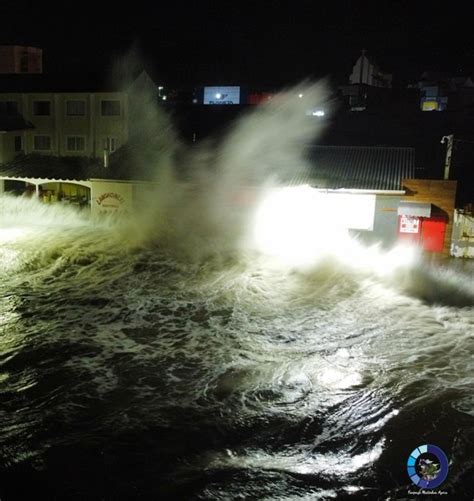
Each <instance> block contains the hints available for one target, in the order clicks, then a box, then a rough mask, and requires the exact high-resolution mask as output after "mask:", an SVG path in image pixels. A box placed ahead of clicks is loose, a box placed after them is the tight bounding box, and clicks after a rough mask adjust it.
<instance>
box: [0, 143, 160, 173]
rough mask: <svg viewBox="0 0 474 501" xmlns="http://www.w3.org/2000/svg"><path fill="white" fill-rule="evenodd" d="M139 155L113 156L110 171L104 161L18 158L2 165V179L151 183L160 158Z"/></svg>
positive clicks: (129, 151)
mask: <svg viewBox="0 0 474 501" xmlns="http://www.w3.org/2000/svg"><path fill="white" fill-rule="evenodd" d="M138 152H139V153H136V151H135V148H133V147H130V146H129V145H126V146H123V147H122V148H119V149H118V150H117V151H116V152H115V153H113V154H111V155H110V158H109V166H108V167H104V163H103V159H102V158H88V157H72V156H71V157H56V156H50V155H38V154H29V155H19V156H17V157H15V159H14V160H12V161H11V162H7V163H4V164H0V175H2V176H10V177H32V178H50V179H74V180H76V181H81V180H82V181H84V180H87V179H93V178H106V179H120V180H137V181H152V180H153V179H154V175H155V172H154V170H153V169H154V168H155V167H156V165H157V156H156V154H152V153H150V154H149V156H147V155H145V156H144V155H141V154H140V150H139V149H138ZM150 166H151V167H150Z"/></svg>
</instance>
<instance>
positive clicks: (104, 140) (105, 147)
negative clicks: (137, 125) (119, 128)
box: [102, 136, 118, 153]
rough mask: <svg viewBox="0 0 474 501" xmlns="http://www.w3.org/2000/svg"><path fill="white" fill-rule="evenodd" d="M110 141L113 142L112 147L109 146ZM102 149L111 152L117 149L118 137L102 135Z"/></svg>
mask: <svg viewBox="0 0 474 501" xmlns="http://www.w3.org/2000/svg"><path fill="white" fill-rule="evenodd" d="M111 143H113V145H114V148H113V149H112V148H110V145H111ZM102 149H103V150H106V151H108V152H109V153H113V152H114V151H117V149H118V139H117V137H116V136H103V138H102Z"/></svg>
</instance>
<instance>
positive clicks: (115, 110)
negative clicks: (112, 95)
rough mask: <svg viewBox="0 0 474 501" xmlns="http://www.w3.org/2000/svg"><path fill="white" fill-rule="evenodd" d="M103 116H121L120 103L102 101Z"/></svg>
mask: <svg viewBox="0 0 474 501" xmlns="http://www.w3.org/2000/svg"><path fill="white" fill-rule="evenodd" d="M101 115H102V116H104V117H117V116H120V101H116V100H115V101H102V102H101Z"/></svg>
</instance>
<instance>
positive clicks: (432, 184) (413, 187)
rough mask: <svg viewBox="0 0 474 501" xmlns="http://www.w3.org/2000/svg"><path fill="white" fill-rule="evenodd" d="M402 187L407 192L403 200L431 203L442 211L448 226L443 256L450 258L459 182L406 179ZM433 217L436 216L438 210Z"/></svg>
mask: <svg viewBox="0 0 474 501" xmlns="http://www.w3.org/2000/svg"><path fill="white" fill-rule="evenodd" d="M402 185H403V189H405V190H406V191H407V194H406V195H405V196H404V197H403V198H402V200H405V201H412V202H425V203H431V204H432V205H434V206H435V209H436V208H437V209H438V211H439V210H441V211H442V212H443V214H444V215H445V216H446V218H447V226H446V234H445V237H444V246H443V255H444V256H449V252H450V247H451V235H452V231H453V221H454V206H455V200H456V187H457V181H444V180H433V179H404V180H403V181H402ZM433 215H436V210H435V212H434V213H433Z"/></svg>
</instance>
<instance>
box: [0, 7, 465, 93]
mask: <svg viewBox="0 0 474 501" xmlns="http://www.w3.org/2000/svg"><path fill="white" fill-rule="evenodd" d="M128 5H129V7H128V8H124V7H121V6H120V5H119V3H118V2H114V3H109V2H97V1H96V2H81V3H79V2H78V3H70V2H63V4H58V3H57V2H49V3H45V2H39V1H35V2H23V3H20V2H18V1H16V2H13V1H9V0H3V1H2V2H1V4H0V19H2V29H1V31H0V43H18V42H19V43H24V44H29V45H36V46H41V47H43V48H44V49H45V51H46V57H45V61H46V69H47V70H48V71H50V72H56V71H57V70H58V69H61V70H62V71H68V72H76V71H96V70H98V69H100V68H103V67H104V66H107V65H108V64H109V63H110V60H111V58H112V57H113V56H114V54H117V53H119V52H120V51H124V50H126V49H127V48H129V47H130V46H131V45H132V43H133V42H137V43H138V44H139V45H140V46H141V48H142V51H143V53H144V54H145V56H146V57H147V58H148V60H149V61H151V62H152V64H153V66H154V67H155V69H156V74H157V75H158V76H159V77H160V79H162V80H163V82H164V83H168V84H180V85H186V84H187V85H198V84H204V83H208V84H212V83H240V84H257V85H258V84H262V85H269V86H280V85H285V84H289V83H294V82H295V81H297V80H300V79H302V78H305V77H311V76H322V75H328V74H329V75H332V76H333V78H334V79H335V80H336V81H338V82H339V83H343V82H344V81H346V80H347V77H348V74H349V73H350V71H351V67H352V64H353V63H354V62H355V59H356V58H357V56H358V54H359V52H360V49H361V48H366V49H367V50H368V53H369V55H371V56H373V58H374V60H375V61H376V62H377V63H378V64H379V65H380V66H381V67H382V68H383V69H384V70H386V71H387V72H392V73H393V74H394V77H395V79H398V80H399V81H404V80H406V79H407V78H412V77H416V76H417V75H419V74H420V72H422V71H423V70H424V69H444V70H448V71H464V72H472V69H473V68H474V36H473V30H472V22H471V19H470V17H471V16H470V12H469V9H468V8H467V7H465V6H464V5H463V4H462V3H461V2H460V1H458V2H456V1H454V2H442V3H437V2H425V1H416V2H415V1H413V0H411V1H398V2H388V1H382V0H378V1H377V2H347V1H339V2H336V1H333V2H328V3H323V2H318V1H317V0H312V1H299V2H298V1H293V2H287V1H283V0H282V1H280V2H275V1H272V2H270V1H264V0H261V1H260V2H244V1H242V2H238V1H233V2H226V1H220V2H217V1H216V2H210V1H205V0H200V1H187V2H185V1H181V2H179V1H175V2H173V1H167V2H155V3H151V2H148V3H145V2H138V1H134V2H128ZM5 20H8V21H7V22H5Z"/></svg>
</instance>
